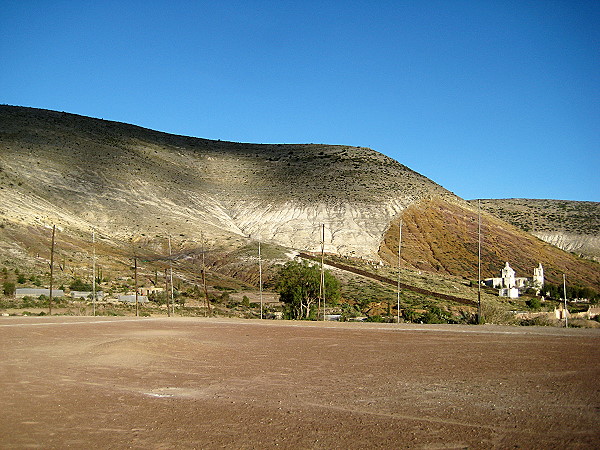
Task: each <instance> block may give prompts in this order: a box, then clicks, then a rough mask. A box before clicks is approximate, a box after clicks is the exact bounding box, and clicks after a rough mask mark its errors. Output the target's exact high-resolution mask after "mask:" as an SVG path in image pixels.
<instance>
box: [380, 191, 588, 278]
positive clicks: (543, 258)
mask: <svg viewBox="0 0 600 450" xmlns="http://www.w3.org/2000/svg"><path fill="white" fill-rule="evenodd" d="M481 219H482V220H481V237H482V238H481V249H482V251H481V260H482V278H491V277H498V276H499V273H500V270H501V269H502V267H504V263H505V262H506V261H509V262H510V265H511V267H512V268H513V269H515V270H516V272H517V276H519V277H531V276H532V275H533V268H534V267H537V266H538V264H539V263H542V265H543V266H544V274H545V277H546V280H547V281H548V282H550V283H553V284H560V283H562V274H563V273H565V274H567V277H568V280H569V283H572V284H575V285H580V286H586V285H587V286H594V287H595V289H598V287H599V286H600V272H599V271H598V268H599V266H598V264H597V263H595V262H592V261H587V260H583V259H581V258H578V257H576V256H574V255H572V254H570V253H567V252H564V251H561V250H560V249H557V248H556V247H554V246H552V245H550V244H548V243H546V242H543V241H541V240H540V239H538V238H536V237H535V236H532V235H531V234H529V233H526V232H524V231H523V230H520V229H519V228H517V227H515V226H513V225H511V224H509V223H507V222H504V221H502V220H500V219H499V218H497V217H495V216H494V215H491V214H489V213H486V212H485V211H483V212H482V214H481ZM402 220H403V227H402V250H401V256H402V264H403V266H404V267H411V268H413V269H415V270H423V271H436V272H439V273H445V274H448V275H463V276H466V277H468V278H469V279H471V280H476V279H477V252H478V213H477V211H476V210H473V209H470V208H465V207H464V205H463V204H461V203H459V202H449V201H447V200H444V199H440V198H431V199H425V200H421V201H419V202H415V203H414V204H413V205H411V206H409V207H408V208H407V209H406V210H405V211H404V212H403V213H402ZM397 249H398V221H394V222H393V223H392V225H391V227H390V229H389V230H388V231H387V232H386V234H385V237H384V240H383V242H382V246H381V248H380V255H381V257H382V258H383V259H385V260H387V261H389V262H390V263H391V264H397V258H398V257H397Z"/></svg>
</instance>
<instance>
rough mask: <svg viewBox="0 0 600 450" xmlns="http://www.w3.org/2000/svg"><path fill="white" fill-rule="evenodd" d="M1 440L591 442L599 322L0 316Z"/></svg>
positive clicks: (104, 444) (599, 442) (599, 413)
mask: <svg viewBox="0 0 600 450" xmlns="http://www.w3.org/2000/svg"><path fill="white" fill-rule="evenodd" d="M0 339H1V343H2V344H1V350H0V355H1V358H0V439H1V441H0V447H1V448H86V449H88V448H94V447H96V448H139V449H148V448H223V447H225V448H236V449H237V448H256V449H262V448H274V447H278V448H371V447H373V448H376V447H380V448H428V449H430V448H444V449H447V448H467V447H470V448H509V447H521V448H600V384H599V383H598V380H599V376H600V363H599V361H600V331H599V330H592V329H554V328H537V327H528V328H516V327H515V328H511V327H495V326H472V327H468V326H425V325H420V326H415V325H413V326H410V325H402V324H401V325H396V324H361V323H356V324H341V323H340V324H338V323H296V322H284V321H260V320H245V321H244V320H230V319H197V318H93V317H30V318H17V317H2V318H0Z"/></svg>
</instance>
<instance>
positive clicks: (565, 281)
mask: <svg viewBox="0 0 600 450" xmlns="http://www.w3.org/2000/svg"><path fill="white" fill-rule="evenodd" d="M563 292H564V294H565V328H568V327H569V324H568V322H567V278H566V276H565V274H564V273H563Z"/></svg>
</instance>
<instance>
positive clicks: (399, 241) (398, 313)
mask: <svg viewBox="0 0 600 450" xmlns="http://www.w3.org/2000/svg"><path fill="white" fill-rule="evenodd" d="M401 248H402V219H400V224H398V289H397V292H398V304H397V305H396V309H397V311H396V323H400V249H401Z"/></svg>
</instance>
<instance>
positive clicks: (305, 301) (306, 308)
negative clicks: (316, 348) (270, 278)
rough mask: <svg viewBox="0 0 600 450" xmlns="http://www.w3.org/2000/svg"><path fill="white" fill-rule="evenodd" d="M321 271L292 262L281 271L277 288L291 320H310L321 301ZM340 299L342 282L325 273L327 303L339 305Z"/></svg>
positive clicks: (307, 265)
mask: <svg viewBox="0 0 600 450" xmlns="http://www.w3.org/2000/svg"><path fill="white" fill-rule="evenodd" d="M320 280H321V271H320V268H319V267H318V266H315V265H309V264H308V263H307V262H306V261H303V262H301V263H299V262H296V261H290V262H288V263H287V264H286V265H285V266H283V267H282V269H281V270H280V271H279V274H278V280H277V284H276V285H275V288H276V289H277V291H278V292H279V299H280V301H281V302H283V303H285V305H286V309H287V316H288V317H289V318H290V319H304V320H306V319H309V318H310V317H311V313H314V311H315V308H316V305H317V302H318V301H319V290H320V289H319V288H320ZM339 298H340V282H339V281H338V279H337V278H335V277H334V276H333V275H331V273H329V272H328V271H325V301H326V303H327V304H329V305H331V304H337V302H338V300H339Z"/></svg>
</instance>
